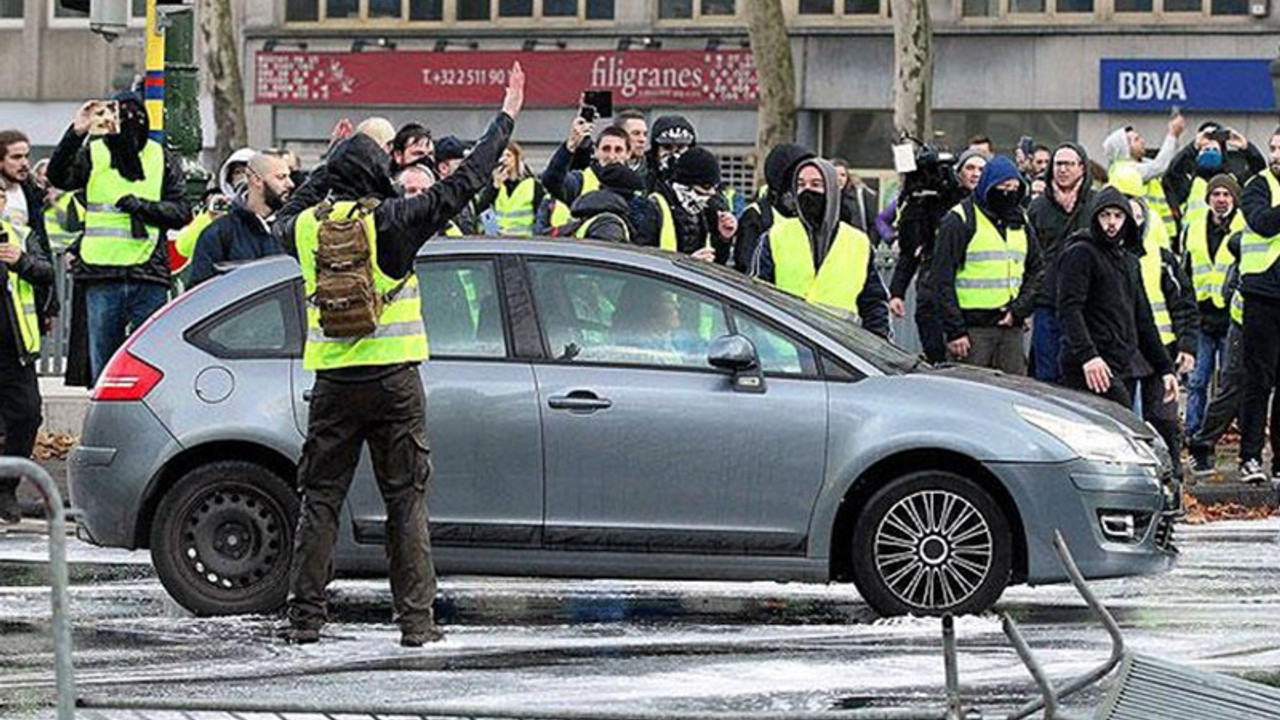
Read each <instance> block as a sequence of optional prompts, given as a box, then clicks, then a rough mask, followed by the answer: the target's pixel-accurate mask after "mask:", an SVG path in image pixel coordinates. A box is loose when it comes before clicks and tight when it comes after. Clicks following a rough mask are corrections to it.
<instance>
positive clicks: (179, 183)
mask: <svg viewBox="0 0 1280 720" xmlns="http://www.w3.org/2000/svg"><path fill="white" fill-rule="evenodd" d="M92 172H93V162H92V160H91V159H90V156H89V145H88V144H87V143H85V142H84V136H82V135H77V134H76V131H75V130H74V129H72V128H67V132H66V133H64V134H63V136H62V140H61V141H59V142H58V147H57V148H56V149H54V151H53V156H52V157H51V158H49V170H48V175H49V182H50V183H51V184H52V185H53V186H54V187H56V188H61V189H62V190H65V191H67V192H74V191H76V190H79V189H81V188H83V187H86V186H87V185H88V184H89V175H90V173H92ZM186 187H187V181H186V176H185V175H184V173H183V172H182V162H181V160H179V158H178V156H177V155H174V154H173V153H171V152H169V151H168V150H167V149H166V150H165V151H164V180H163V181H162V182H161V185H160V200H158V201H156V202H151V201H147V200H141V203H142V206H141V208H139V210H138V212H137V213H136V215H137V217H138V218H139V219H140V220H142V221H144V222H145V223H147V224H148V225H151V226H154V227H156V228H159V229H160V241H159V242H157V243H156V247H155V250H153V251H152V253H151V259H150V260H148V261H147V262H145V263H143V264H142V265H134V266H128V267H111V266H102V265H89V264H87V263H85V262H84V261H83V260H77V262H76V263H75V264H74V265H73V266H72V272H73V273H74V274H75V278H76V281H77V282H101V281H113V280H137V281H143V282H153V283H158V284H160V285H164V286H165V287H168V286H169V285H170V284H171V279H170V273H169V247H168V243H167V242H165V233H166V231H168V230H180V229H182V228H183V227H186V225H187V223H189V222H191V205H190V204H189V203H188V202H187V197H186ZM72 252H73V254H75V255H76V257H77V258H78V257H79V255H80V253H79V248H78V247H76V248H73V249H72Z"/></svg>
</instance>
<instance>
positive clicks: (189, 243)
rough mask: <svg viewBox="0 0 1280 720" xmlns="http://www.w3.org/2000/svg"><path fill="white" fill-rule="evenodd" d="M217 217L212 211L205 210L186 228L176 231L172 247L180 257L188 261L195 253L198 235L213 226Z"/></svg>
mask: <svg viewBox="0 0 1280 720" xmlns="http://www.w3.org/2000/svg"><path fill="white" fill-rule="evenodd" d="M216 219H217V216H215V215H214V214H213V212H212V211H209V210H205V211H204V212H202V213H200V214H199V215H196V216H195V217H194V218H192V219H191V222H189V223H187V226H186V227H184V228H182V229H181V230H179V231H178V233H177V235H175V236H174V238H173V247H174V249H175V250H177V251H178V253H179V254H180V255H182V257H184V258H187V259H190V258H191V256H192V255H194V254H195V252H196V241H198V240H199V239H200V233H202V232H204V230H205V228H207V227H209V226H210V225H212V224H213V221H214V220H216Z"/></svg>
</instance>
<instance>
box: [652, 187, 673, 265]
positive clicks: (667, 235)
mask: <svg viewBox="0 0 1280 720" xmlns="http://www.w3.org/2000/svg"><path fill="white" fill-rule="evenodd" d="M649 197H650V198H651V199H652V200H653V201H654V202H656V203H657V204H658V213H659V214H660V215H661V216H662V229H661V231H660V232H659V233H658V247H660V248H662V249H663V250H666V251H667V252H675V251H676V249H677V243H676V219H675V217H674V216H672V214H671V206H670V205H668V204H667V199H666V198H664V197H662V194H661V193H653V194H652V195H650V196H649Z"/></svg>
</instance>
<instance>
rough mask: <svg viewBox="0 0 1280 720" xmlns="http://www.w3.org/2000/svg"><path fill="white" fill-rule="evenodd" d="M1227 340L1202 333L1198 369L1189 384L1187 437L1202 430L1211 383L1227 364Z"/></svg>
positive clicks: (1198, 344) (1193, 372)
mask: <svg viewBox="0 0 1280 720" xmlns="http://www.w3.org/2000/svg"><path fill="white" fill-rule="evenodd" d="M1226 353H1227V338H1226V337H1225V336H1223V337H1217V336H1214V335H1209V334H1207V333H1200V339H1199V340H1198V341H1197V342H1196V369H1195V370H1192V371H1191V379H1190V381H1188V383H1187V437H1191V436H1193V435H1195V434H1196V432H1198V431H1199V430H1200V424H1201V423H1203V422H1204V409H1205V406H1206V405H1207V404H1208V402H1209V381H1210V380H1211V379H1212V378H1213V372H1214V370H1215V369H1216V368H1219V367H1222V365H1223V364H1224V363H1225V362H1226Z"/></svg>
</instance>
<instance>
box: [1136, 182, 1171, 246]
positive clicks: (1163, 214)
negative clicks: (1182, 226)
mask: <svg viewBox="0 0 1280 720" xmlns="http://www.w3.org/2000/svg"><path fill="white" fill-rule="evenodd" d="M1146 189H1147V193H1146V195H1144V196H1143V197H1144V198H1145V199H1146V201H1147V207H1148V208H1149V209H1150V210H1151V212H1152V213H1153V214H1154V215H1156V216H1157V217H1159V218H1160V219H1161V220H1162V221H1163V222H1164V234H1165V237H1166V238H1168V239H1170V240H1172V239H1173V238H1176V237H1178V220H1177V218H1175V217H1174V216H1173V208H1171V207H1169V199H1168V198H1166V197H1165V195H1164V186H1163V185H1161V184H1160V178H1158V177H1156V178H1151V180H1149V181H1147V188H1146ZM1170 249H1172V248H1170Z"/></svg>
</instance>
